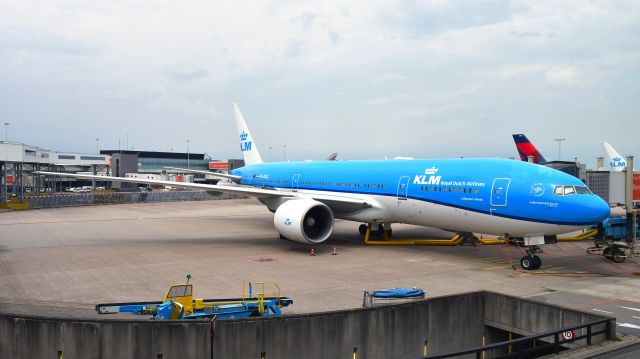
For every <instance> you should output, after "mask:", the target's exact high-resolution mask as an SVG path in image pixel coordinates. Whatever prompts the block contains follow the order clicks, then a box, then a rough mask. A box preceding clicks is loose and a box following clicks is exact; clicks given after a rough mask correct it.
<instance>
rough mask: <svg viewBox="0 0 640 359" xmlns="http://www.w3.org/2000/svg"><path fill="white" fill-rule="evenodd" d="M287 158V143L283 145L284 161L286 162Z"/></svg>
mask: <svg viewBox="0 0 640 359" xmlns="http://www.w3.org/2000/svg"><path fill="white" fill-rule="evenodd" d="M286 160H287V145H284V146H283V147H282V162H285V161H286Z"/></svg>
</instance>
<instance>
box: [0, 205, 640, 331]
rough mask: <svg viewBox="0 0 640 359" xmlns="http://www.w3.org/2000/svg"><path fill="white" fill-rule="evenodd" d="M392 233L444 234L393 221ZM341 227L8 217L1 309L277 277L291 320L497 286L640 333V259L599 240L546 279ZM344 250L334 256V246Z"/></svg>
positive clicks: (196, 209) (490, 250)
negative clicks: (408, 292) (299, 237)
mask: <svg viewBox="0 0 640 359" xmlns="http://www.w3.org/2000/svg"><path fill="white" fill-rule="evenodd" d="M393 235H394V238H400V237H412V238H419V237H423V238H424V237H430V238H434V237H440V238H446V236H447V235H448V233H446V232H444V231H439V230H434V229H425V228H419V227H413V226H405V225H394V231H393ZM362 240H363V239H362V236H360V235H359V234H358V223H353V222H345V221H337V222H336V228H335V231H334V235H333V240H332V242H331V243H324V244H321V245H317V246H315V247H314V249H315V251H316V253H317V255H316V256H309V250H310V246H308V245H303V244H299V243H294V242H290V241H286V240H281V239H279V236H278V233H277V232H276V231H275V229H274V228H273V215H272V214H271V213H270V212H269V211H268V210H267V209H266V208H265V207H263V206H262V205H261V204H259V203H258V202H257V201H256V200H253V199H248V200H220V201H197V202H169V203H167V202H165V203H144V204H121V205H105V206H88V207H68V208H55V209H43V210H32V211H24V212H4V213H0V286H1V287H2V288H3V290H2V292H0V311H11V312H20V313H37V314H50V315H54V316H74V317H77V316H87V317H91V316H95V315H96V314H95V312H94V310H93V307H94V305H95V304H97V303H109V302H124V301H153V300H161V299H162V297H163V296H164V294H165V292H166V289H167V288H168V286H169V285H171V284H174V283H179V282H183V281H184V276H185V275H186V274H187V273H191V274H192V276H193V278H192V282H193V283H194V284H195V295H196V296H198V297H204V298H225V297H238V296H240V295H241V294H242V285H243V282H244V281H248V280H252V281H269V282H276V283H278V284H279V285H280V287H281V288H282V295H284V296H288V297H290V298H292V299H293V300H294V305H293V306H291V307H288V308H286V309H285V310H284V314H293V313H308V312H319V311H326V310H336V309H346V308H354V307H360V306H361V304H362V294H363V290H365V289H366V290H375V289H387V288H392V287H419V288H423V289H424V290H425V291H426V293H427V296H438V295H445V294H453V293H460V292H467V291H472V290H492V291H497V292H501V293H506V294H511V295H518V296H522V297H529V298H531V299H534V300H539V301H544V302H549V303H554V304H559V305H563V306H566V307H569V308H578V309H581V310H585V311H594V312H597V313H599V314H606V315H610V316H615V317H617V318H618V320H617V324H618V331H619V332H623V333H629V334H634V335H640V277H638V276H636V274H637V272H640V260H639V259H628V260H627V261H626V262H625V263H622V264H616V263H613V262H610V261H607V260H605V259H604V258H603V257H600V256H591V255H587V254H585V248H586V247H588V246H590V245H591V244H592V241H584V242H569V243H561V244H558V245H547V246H544V247H543V249H544V250H545V253H544V254H542V259H543V267H542V270H541V271H540V272H537V273H536V272H529V273H524V272H520V271H515V270H514V269H513V268H512V266H516V267H518V265H517V263H518V260H519V258H520V257H521V256H522V252H521V250H520V249H519V248H516V247H514V246H507V245H494V246H485V245H481V244H478V245H476V246H471V245H467V246H455V247H434V246H368V245H365V244H364V243H362ZM334 246H335V247H336V250H337V253H338V255H332V250H333V247H334Z"/></svg>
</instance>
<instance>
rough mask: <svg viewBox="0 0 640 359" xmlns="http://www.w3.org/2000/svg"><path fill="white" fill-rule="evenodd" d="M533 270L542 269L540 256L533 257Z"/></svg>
mask: <svg viewBox="0 0 640 359" xmlns="http://www.w3.org/2000/svg"><path fill="white" fill-rule="evenodd" d="M532 258H533V269H540V267H541V266H542V259H540V257H538V256H533V257H532Z"/></svg>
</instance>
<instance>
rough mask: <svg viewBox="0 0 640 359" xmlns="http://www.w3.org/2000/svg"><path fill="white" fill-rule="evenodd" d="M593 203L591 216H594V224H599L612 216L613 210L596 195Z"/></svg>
mask: <svg viewBox="0 0 640 359" xmlns="http://www.w3.org/2000/svg"><path fill="white" fill-rule="evenodd" d="M592 202H593V203H592V205H591V215H592V216H593V220H594V223H599V222H602V221H604V220H605V219H607V218H609V216H610V215H611V208H609V205H608V204H607V202H605V201H604V200H603V199H602V198H600V197H599V196H596V195H593V200H592Z"/></svg>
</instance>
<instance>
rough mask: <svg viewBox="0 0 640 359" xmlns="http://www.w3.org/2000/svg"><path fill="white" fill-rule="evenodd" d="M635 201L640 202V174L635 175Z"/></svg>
mask: <svg viewBox="0 0 640 359" xmlns="http://www.w3.org/2000/svg"><path fill="white" fill-rule="evenodd" d="M633 200H634V201H640V173H634V174H633Z"/></svg>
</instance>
